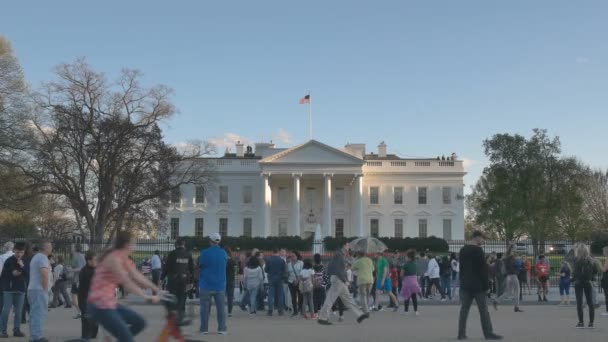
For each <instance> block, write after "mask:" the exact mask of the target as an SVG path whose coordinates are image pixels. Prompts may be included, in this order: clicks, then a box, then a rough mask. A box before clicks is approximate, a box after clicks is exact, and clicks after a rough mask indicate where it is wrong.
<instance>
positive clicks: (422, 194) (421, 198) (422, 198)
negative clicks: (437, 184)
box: [418, 187, 427, 204]
mask: <svg viewBox="0 0 608 342" xmlns="http://www.w3.org/2000/svg"><path fill="white" fill-rule="evenodd" d="M418 204H427V202H426V187H421V188H418Z"/></svg>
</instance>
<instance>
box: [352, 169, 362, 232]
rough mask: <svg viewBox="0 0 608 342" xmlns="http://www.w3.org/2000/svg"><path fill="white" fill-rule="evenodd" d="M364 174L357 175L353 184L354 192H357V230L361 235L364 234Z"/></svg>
mask: <svg viewBox="0 0 608 342" xmlns="http://www.w3.org/2000/svg"><path fill="white" fill-rule="evenodd" d="M361 177H362V175H355V182H354V184H353V192H354V194H355V203H354V205H355V207H354V208H353V209H354V213H355V231H356V232H357V235H358V236H359V237H363V236H364V232H363V199H362V198H363V196H362V194H363V184H362V182H361Z"/></svg>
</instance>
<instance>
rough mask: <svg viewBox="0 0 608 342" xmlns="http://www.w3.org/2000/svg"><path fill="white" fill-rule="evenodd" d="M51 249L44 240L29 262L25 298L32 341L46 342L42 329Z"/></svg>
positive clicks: (49, 279) (49, 244) (49, 280)
mask: <svg viewBox="0 0 608 342" xmlns="http://www.w3.org/2000/svg"><path fill="white" fill-rule="evenodd" d="M52 251H53V245H52V244H51V243H50V242H48V241H45V242H43V243H42V244H41V246H40V250H39V252H38V253H36V255H34V257H32V261H31V262H30V281H29V283H28V287H27V300H28V301H29V303H30V340H31V341H33V342H48V340H47V339H46V338H44V332H43V330H44V323H45V320H46V315H47V313H48V311H49V309H48V307H49V290H50V288H51V284H52V278H53V274H52V273H51V264H50V263H49V259H48V256H49V255H50V254H51V252H52Z"/></svg>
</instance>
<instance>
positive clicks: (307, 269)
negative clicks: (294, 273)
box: [300, 259, 317, 319]
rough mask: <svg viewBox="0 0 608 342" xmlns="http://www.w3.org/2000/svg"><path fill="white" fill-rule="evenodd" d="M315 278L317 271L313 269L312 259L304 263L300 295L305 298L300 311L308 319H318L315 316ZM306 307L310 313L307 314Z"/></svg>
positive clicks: (301, 273)
mask: <svg viewBox="0 0 608 342" xmlns="http://www.w3.org/2000/svg"><path fill="white" fill-rule="evenodd" d="M314 276H315V271H314V270H313V268H312V261H310V259H306V260H305V261H304V267H303V268H302V271H301V272H300V293H301V294H302V297H303V302H302V306H301V309H300V310H301V311H302V315H303V316H304V318H306V319H308V318H311V319H317V316H316V315H315V307H314V304H313V300H312V292H313V284H312V281H313V279H314ZM305 307H308V313H307V312H306V308H305Z"/></svg>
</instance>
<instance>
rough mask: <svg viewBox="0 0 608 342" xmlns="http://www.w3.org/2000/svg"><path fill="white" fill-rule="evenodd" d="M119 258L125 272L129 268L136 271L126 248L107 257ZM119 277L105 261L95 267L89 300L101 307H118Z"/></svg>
mask: <svg viewBox="0 0 608 342" xmlns="http://www.w3.org/2000/svg"><path fill="white" fill-rule="evenodd" d="M110 257H113V258H117V259H118V260H119V262H120V263H121V264H122V265H123V269H124V270H125V272H126V271H127V270H131V271H136V268H135V264H134V263H133V261H131V259H129V253H128V251H125V250H117V251H113V252H111V253H110V254H109V255H108V256H106V258H110ZM118 285H119V283H118V279H117V278H116V276H115V275H114V274H113V273H112V271H111V270H110V268H109V267H108V266H107V265H106V264H105V263H103V262H102V263H100V264H99V265H98V266H97V267H96V268H95V275H94V276H93V280H91V290H90V292H89V298H88V300H87V302H89V303H90V304H93V305H95V306H96V307H97V308H99V309H116V306H117V304H118V303H117V301H116V288H117V287H118Z"/></svg>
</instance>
